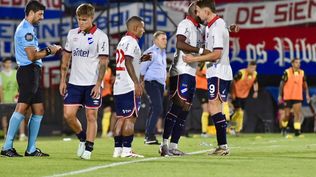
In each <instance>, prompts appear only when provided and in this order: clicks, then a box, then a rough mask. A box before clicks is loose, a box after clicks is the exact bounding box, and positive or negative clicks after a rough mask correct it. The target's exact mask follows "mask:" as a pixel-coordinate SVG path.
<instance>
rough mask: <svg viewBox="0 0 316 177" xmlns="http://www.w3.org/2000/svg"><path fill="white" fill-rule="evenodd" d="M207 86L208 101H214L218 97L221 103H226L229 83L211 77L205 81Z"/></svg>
mask: <svg viewBox="0 0 316 177" xmlns="http://www.w3.org/2000/svg"><path fill="white" fill-rule="evenodd" d="M207 86H208V99H209V100H215V99H216V98H217V97H219V99H220V100H221V101H222V102H226V101H227V95H228V93H229V88H230V81H226V80H222V79H219V78H218V77H212V78H208V79H207Z"/></svg>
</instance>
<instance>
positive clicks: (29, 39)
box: [24, 33, 34, 41]
mask: <svg viewBox="0 0 316 177" xmlns="http://www.w3.org/2000/svg"><path fill="white" fill-rule="evenodd" d="M24 37H25V40H26V41H32V40H33V38H34V37H33V34H32V33H26V35H25V36H24Z"/></svg>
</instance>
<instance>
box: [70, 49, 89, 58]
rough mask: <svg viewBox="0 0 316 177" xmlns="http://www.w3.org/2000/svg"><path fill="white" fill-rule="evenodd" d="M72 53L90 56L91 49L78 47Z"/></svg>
mask: <svg viewBox="0 0 316 177" xmlns="http://www.w3.org/2000/svg"><path fill="white" fill-rule="evenodd" d="M72 55H73V56H74V57H75V56H80V57H88V56H89V50H86V51H84V50H82V49H79V48H76V49H75V50H73V52H72Z"/></svg>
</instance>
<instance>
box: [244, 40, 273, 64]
mask: <svg viewBox="0 0 316 177" xmlns="http://www.w3.org/2000/svg"><path fill="white" fill-rule="evenodd" d="M264 46H265V42H264V41H263V42H262V43H258V44H256V45H253V44H248V45H247V46H246V52H247V61H252V60H254V61H256V62H257V63H258V64H259V63H260V64H264V63H266V62H267V61H268V54H267V52H266V51H265V50H264Z"/></svg>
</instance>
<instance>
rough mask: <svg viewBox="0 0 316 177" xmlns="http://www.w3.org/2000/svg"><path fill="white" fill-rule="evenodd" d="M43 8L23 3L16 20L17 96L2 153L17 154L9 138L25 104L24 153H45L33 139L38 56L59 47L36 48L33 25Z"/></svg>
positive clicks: (40, 109)
mask: <svg viewBox="0 0 316 177" xmlns="http://www.w3.org/2000/svg"><path fill="white" fill-rule="evenodd" d="M45 9H46V8H45V6H44V5H43V4H41V3H40V2H39V1H35V0H31V1H29V2H28V3H27V4H26V6H25V19H24V20H23V21H22V22H21V23H20V24H19V26H18V27H17V29H16V32H15V35H14V43H15V57H16V60H17V64H18V66H19V69H18V71H17V76H16V77H17V82H18V86H19V99H18V103H17V105H16V108H15V111H14V112H13V114H12V116H11V119H10V123H9V128H8V132H7V136H6V140H5V143H4V145H3V147H2V150H1V155H2V156H6V157H21V155H20V154H19V153H17V151H16V150H15V149H14V148H13V140H14V137H15V134H16V132H17V130H18V128H19V125H20V123H21V122H22V121H23V120H24V118H25V114H26V111H27V110H28V109H29V107H31V108H32V116H31V118H30V120H29V124H28V130H29V133H28V135H29V138H28V145H27V149H26V151H25V153H24V155H25V156H36V157H39V156H49V155H48V154H46V153H43V152H42V151H41V150H40V149H38V148H36V139H37V135H38V132H39V129H40V124H41V120H42V118H43V114H44V105H43V96H42V91H41V88H40V80H41V67H42V58H44V57H46V56H48V55H50V54H55V53H56V52H57V51H58V50H59V49H60V48H61V47H60V46H57V45H50V46H48V47H47V48H45V49H43V50H39V48H38V39H37V37H36V33H35V31H34V25H37V24H38V23H39V22H40V21H41V20H43V19H44V11H45Z"/></svg>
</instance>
